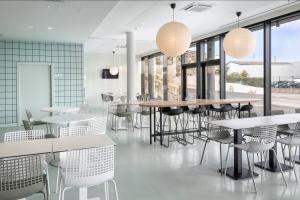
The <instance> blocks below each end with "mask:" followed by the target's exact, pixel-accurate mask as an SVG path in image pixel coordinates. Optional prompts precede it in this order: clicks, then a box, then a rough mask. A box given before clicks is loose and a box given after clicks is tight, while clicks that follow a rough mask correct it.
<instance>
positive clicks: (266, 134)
mask: <svg viewBox="0 0 300 200" xmlns="http://www.w3.org/2000/svg"><path fill="white" fill-rule="evenodd" d="M276 135H277V126H262V127H255V128H254V129H253V134H252V137H251V141H250V142H249V145H250V149H251V150H252V151H267V150H269V149H271V148H272V147H273V146H274V144H275V140H276Z"/></svg>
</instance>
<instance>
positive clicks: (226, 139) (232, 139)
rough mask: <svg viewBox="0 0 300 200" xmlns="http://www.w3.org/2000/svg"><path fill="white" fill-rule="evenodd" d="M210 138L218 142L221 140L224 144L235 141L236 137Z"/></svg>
mask: <svg viewBox="0 0 300 200" xmlns="http://www.w3.org/2000/svg"><path fill="white" fill-rule="evenodd" d="M209 139H210V140H213V141H216V142H220V143H222V144H231V143H233V142H234V137H233V136H230V137H227V138H209Z"/></svg>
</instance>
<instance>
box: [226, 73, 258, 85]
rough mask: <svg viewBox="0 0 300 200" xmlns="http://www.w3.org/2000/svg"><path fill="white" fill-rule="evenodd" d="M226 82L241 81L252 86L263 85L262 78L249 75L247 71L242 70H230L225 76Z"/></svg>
mask: <svg viewBox="0 0 300 200" xmlns="http://www.w3.org/2000/svg"><path fill="white" fill-rule="evenodd" d="M226 81H227V82H228V83H241V84H243V85H249V86H253V87H263V85H264V82H263V78H256V77H249V74H248V72H247V71H245V70H243V71H242V72H241V73H238V72H232V73H231V74H228V75H227V77H226Z"/></svg>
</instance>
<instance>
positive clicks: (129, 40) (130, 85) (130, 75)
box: [126, 32, 139, 102]
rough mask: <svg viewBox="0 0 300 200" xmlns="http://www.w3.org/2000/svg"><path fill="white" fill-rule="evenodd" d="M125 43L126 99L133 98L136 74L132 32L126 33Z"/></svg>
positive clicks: (130, 99) (132, 99) (131, 99)
mask: <svg viewBox="0 0 300 200" xmlns="http://www.w3.org/2000/svg"><path fill="white" fill-rule="evenodd" d="M126 44H127V101H128V102H130V101H134V100H135V92H136V89H135V84H139V83H137V82H136V76H137V75H138V73H137V70H136V55H135V40H134V32H127V33H126Z"/></svg>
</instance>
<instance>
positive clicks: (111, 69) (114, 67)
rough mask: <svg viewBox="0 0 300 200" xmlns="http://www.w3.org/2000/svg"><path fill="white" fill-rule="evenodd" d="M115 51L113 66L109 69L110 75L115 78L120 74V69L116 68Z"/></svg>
mask: <svg viewBox="0 0 300 200" xmlns="http://www.w3.org/2000/svg"><path fill="white" fill-rule="evenodd" d="M115 53H116V52H115V51H113V64H112V66H111V67H110V68H109V73H110V74H111V75H113V76H115V75H117V74H118V73H119V67H118V66H115Z"/></svg>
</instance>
